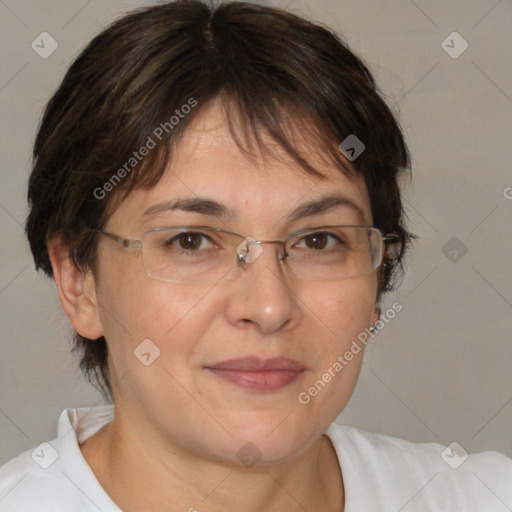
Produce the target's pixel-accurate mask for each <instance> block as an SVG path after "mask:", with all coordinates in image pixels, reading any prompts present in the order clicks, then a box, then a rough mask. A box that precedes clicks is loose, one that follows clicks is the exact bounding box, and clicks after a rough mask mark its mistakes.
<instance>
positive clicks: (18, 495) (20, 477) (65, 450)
mask: <svg viewBox="0 0 512 512" xmlns="http://www.w3.org/2000/svg"><path fill="white" fill-rule="evenodd" d="M112 414H113V411H112V407H98V408H94V409H66V410H64V411H63V412H62V414H61V415H60V418H59V423H58V437H57V439H54V440H52V441H48V442H43V443H41V444H39V445H38V446H37V447H35V448H33V449H32V450H27V451H26V452H23V453H21V454H20V455H18V456H17V457H15V458H14V459H12V460H10V461H9V462H7V463H6V464H4V465H3V466H2V467H0V512H20V511H29V510H30V512H61V511H62V512H73V511H80V512H86V511H89V510H98V507H100V510H103V511H104V512H107V511H108V512H111V511H115V512H118V511H119V509H118V508H117V507H116V506H115V505H114V504H113V503H112V502H111V501H110V499H109V497H108V496H107V495H106V493H105V492H104V491H103V489H102V488H101V486H100V485H99V483H98V482H97V480H96V479H95V476H94V474H93V472H92V470H91V469H90V467H89V466H88V465H87V463H86V461H85V459H84V458H83V456H82V454H81V451H80V446H79V442H80V441H83V440H85V439H87V438H88V437H89V436H90V435H92V434H93V433H94V432H95V431H97V430H98V429H99V428H101V427H102V426H103V425H104V424H105V423H106V422H108V421H109V420H111V419H112Z"/></svg>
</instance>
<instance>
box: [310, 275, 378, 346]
mask: <svg viewBox="0 0 512 512" xmlns="http://www.w3.org/2000/svg"><path fill="white" fill-rule="evenodd" d="M376 290H377V280H376V278H375V276H373V275H371V276H368V277H365V278H358V279H349V280H345V281H337V282H336V281H333V282H328V283H325V282H323V283H317V284H316V286H310V290H309V292H308V300H307V301H306V304H307V305H308V308H309V309H310V310H311V312H312V313H313V314H314V315H315V316H316V317H317V318H318V319H319V320H320V321H321V323H323V324H324V326H325V327H326V329H325V330H326V331H327V332H330V334H331V335H332V337H334V340H335V344H336V345H337V346H338V348H341V347H340V346H342V345H343V344H344V343H346V342H349V341H351V340H352V339H354V337H357V335H358V334H359V333H360V332H362V331H364V330H365V329H366V328H368V327H369V326H370V325H371V321H372V313H373V312H374V309H375V306H376V303H375V298H376Z"/></svg>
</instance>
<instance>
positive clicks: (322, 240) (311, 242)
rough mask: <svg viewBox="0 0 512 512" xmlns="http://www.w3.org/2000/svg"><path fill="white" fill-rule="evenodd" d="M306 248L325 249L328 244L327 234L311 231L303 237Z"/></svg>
mask: <svg viewBox="0 0 512 512" xmlns="http://www.w3.org/2000/svg"><path fill="white" fill-rule="evenodd" d="M304 243H305V245H306V247H307V248H308V249H325V248H326V247H327V245H328V244H329V235H327V234H326V233H313V234H311V235H307V236H305V237H304Z"/></svg>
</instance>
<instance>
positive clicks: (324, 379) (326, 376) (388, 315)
mask: <svg viewBox="0 0 512 512" xmlns="http://www.w3.org/2000/svg"><path fill="white" fill-rule="evenodd" d="M402 309H403V306H402V304H400V303H399V302H394V303H393V304H392V306H391V307H390V308H389V309H388V310H387V311H386V312H385V313H384V314H382V315H381V316H380V318H379V320H377V322H376V323H375V326H374V328H373V330H370V329H368V328H367V329H365V330H364V331H363V332H361V333H359V335H358V336H357V339H355V340H353V341H352V344H351V345H350V348H349V349H348V350H346V351H345V352H344V353H343V354H342V355H339V356H338V357H337V358H336V361H334V362H333V363H332V364H331V366H329V368H328V369H327V370H326V371H325V372H324V373H323V374H322V376H321V377H320V378H319V379H317V380H316V381H315V382H314V383H313V384H312V385H311V386H310V387H309V388H308V389H307V390H306V391H301V392H300V393H299V394H298V395H297V400H298V401H299V403H301V404H302V405H306V404H308V403H309V402H310V401H311V399H312V398H313V397H315V396H317V395H318V393H320V392H321V391H323V390H324V389H325V387H326V386H327V384H329V382H331V380H332V379H334V378H335V377H336V375H338V374H339V373H340V372H341V371H342V370H343V368H345V366H347V365H348V364H349V363H350V361H352V359H354V356H355V355H357V354H359V352H361V350H362V347H363V346H364V347H366V345H367V343H368V340H369V339H370V338H373V337H374V336H376V335H377V333H378V332H379V331H381V330H382V329H383V328H384V327H385V326H386V324H388V323H389V322H390V321H391V320H393V318H395V316H396V315H397V313H400V311H402Z"/></svg>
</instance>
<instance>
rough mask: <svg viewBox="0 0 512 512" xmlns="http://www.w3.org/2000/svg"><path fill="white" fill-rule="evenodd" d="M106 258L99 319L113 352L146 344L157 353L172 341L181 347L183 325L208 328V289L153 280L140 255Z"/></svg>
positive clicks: (101, 278)
mask: <svg viewBox="0 0 512 512" xmlns="http://www.w3.org/2000/svg"><path fill="white" fill-rule="evenodd" d="M102 256H104V258H103V259H102V260H101V274H100V276H99V279H98V282H99V283H100V286H99V287H98V304H99V315H100V319H101V323H102V326H103V329H104V335H105V338H106V339H107V340H108V344H109V348H110V349H111V351H113V352H121V351H123V352H125V353H130V352H132V351H133V350H134V349H135V348H136V347H137V346H138V344H140V343H141V342H142V340H144V339H151V340H152V341H154V343H155V344H157V345H158V346H159V347H160V346H162V347H164V346H165V344H167V343H168V342H169V340H170V339H171V340H173V343H174V342H177V343H178V344H179V341H178V340H177V339H176V336H175V334H176V333H177V332H180V331H181V330H182V329H183V325H184V324H187V326H188V327H189V329H190V328H192V330H196V329H200V327H201V324H205V323H208V322H209V320H210V318H209V316H208V312H207V311H205V310H204V307H203V304H202V302H204V301H202V300H201V299H202V297H203V296H205V295H206V294H207V292H208V289H204V288H205V287H204V286H202V288H201V286H198V285H188V284H184V283H172V282H166V281H161V280H157V279H154V278H152V277H149V276H147V275H146V273H145V272H144V269H143V267H142V263H141V261H140V259H139V257H138V255H137V254H133V255H128V256H127V255H126V254H121V255H119V254H114V255H112V254H105V255H102ZM200 313H201V314H202V315H203V316H204V318H203V317H201V314H200ZM190 319H193V322H191V321H190ZM189 335H190V336H193V332H189ZM190 336H188V338H190ZM183 342H186V340H183ZM127 345H129V346H130V348H131V350H127ZM116 355H117V354H116ZM119 355H120V354H119Z"/></svg>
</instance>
